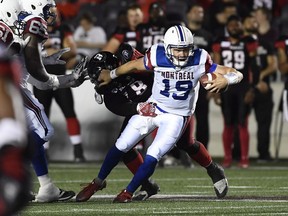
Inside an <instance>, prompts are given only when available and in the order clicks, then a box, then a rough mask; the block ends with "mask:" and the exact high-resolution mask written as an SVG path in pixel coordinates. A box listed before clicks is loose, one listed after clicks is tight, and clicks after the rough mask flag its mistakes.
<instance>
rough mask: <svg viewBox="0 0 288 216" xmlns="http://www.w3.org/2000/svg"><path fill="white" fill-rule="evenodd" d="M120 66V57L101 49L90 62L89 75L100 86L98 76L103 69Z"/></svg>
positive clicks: (96, 85)
mask: <svg viewBox="0 0 288 216" xmlns="http://www.w3.org/2000/svg"><path fill="white" fill-rule="evenodd" d="M118 66H119V61H118V58H117V57H116V56H115V55H114V54H112V53H111V52H107V51H101V52H98V53H96V54H95V55H93V56H92V57H91V59H90V61H89V63H88V66H87V69H88V75H89V77H90V81H91V82H92V83H94V84H95V87H96V89H98V87H99V84H100V83H99V82H98V77H99V75H100V73H101V70H102V69H108V70H113V69H114V68H117V67H118Z"/></svg>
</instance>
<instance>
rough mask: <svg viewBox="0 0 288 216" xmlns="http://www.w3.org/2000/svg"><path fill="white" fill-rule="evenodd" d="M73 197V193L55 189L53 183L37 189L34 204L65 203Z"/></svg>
mask: <svg viewBox="0 0 288 216" xmlns="http://www.w3.org/2000/svg"><path fill="white" fill-rule="evenodd" d="M74 196H75V193H74V192H73V191H65V190H62V189H60V188H58V187H56V186H55V185H54V184H53V183H49V184H47V185H45V186H43V187H40V188H39V191H38V194H37V195H36V197H35V201H36V202H57V201H67V200H69V199H71V198H72V197H74Z"/></svg>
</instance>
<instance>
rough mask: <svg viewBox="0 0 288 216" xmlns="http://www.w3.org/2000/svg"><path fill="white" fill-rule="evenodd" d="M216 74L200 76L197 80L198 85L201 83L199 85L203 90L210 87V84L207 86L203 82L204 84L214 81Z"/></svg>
mask: <svg viewBox="0 0 288 216" xmlns="http://www.w3.org/2000/svg"><path fill="white" fill-rule="evenodd" d="M216 77H217V76H216V74H214V73H207V74H204V75H202V76H201V77H200V79H199V81H200V83H201V85H202V86H203V87H204V88H205V89H207V88H209V87H210V85H211V84H209V83H208V84H207V83H204V82H206V81H212V80H214V79H216Z"/></svg>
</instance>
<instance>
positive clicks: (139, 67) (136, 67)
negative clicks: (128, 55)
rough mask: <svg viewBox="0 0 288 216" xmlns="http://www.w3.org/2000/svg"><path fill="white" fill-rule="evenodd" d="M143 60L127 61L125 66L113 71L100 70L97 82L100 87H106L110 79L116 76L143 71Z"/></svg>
mask: <svg viewBox="0 0 288 216" xmlns="http://www.w3.org/2000/svg"><path fill="white" fill-rule="evenodd" d="M145 70H146V68H145V66H144V58H143V57H142V58H139V59H136V60H133V61H129V62H127V63H126V64H123V65H121V66H120V67H118V68H116V69H114V70H111V71H109V70H102V72H101V73H100V75H99V78H98V81H99V82H101V84H100V85H99V86H100V87H101V86H103V85H107V84H108V83H109V82H110V81H111V80H112V79H115V78H116V77H118V76H121V75H124V74H128V73H131V72H132V71H145Z"/></svg>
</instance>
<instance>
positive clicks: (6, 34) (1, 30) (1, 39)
mask: <svg viewBox="0 0 288 216" xmlns="http://www.w3.org/2000/svg"><path fill="white" fill-rule="evenodd" d="M12 41H13V32H12V30H11V29H10V28H9V27H8V26H7V25H6V24H5V23H3V22H1V21H0V44H3V45H4V46H6V47H7V46H9V45H10V44H11V43H12Z"/></svg>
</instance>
